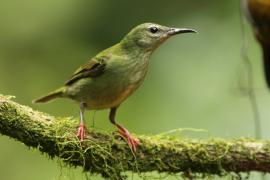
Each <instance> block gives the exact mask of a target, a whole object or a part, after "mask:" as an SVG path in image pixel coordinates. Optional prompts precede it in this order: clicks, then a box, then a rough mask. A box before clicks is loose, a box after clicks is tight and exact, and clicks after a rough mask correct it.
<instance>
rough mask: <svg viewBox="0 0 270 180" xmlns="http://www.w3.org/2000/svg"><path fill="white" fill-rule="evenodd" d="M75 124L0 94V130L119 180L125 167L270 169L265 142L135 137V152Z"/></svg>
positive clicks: (209, 171)
mask: <svg viewBox="0 0 270 180" xmlns="http://www.w3.org/2000/svg"><path fill="white" fill-rule="evenodd" d="M76 126H77V121H75V120H71V119H69V118H56V117H53V116H51V115H48V114H45V113H42V112H38V111H34V110H32V109H31V108H29V107H26V106H23V105H20V104H18V103H15V102H14V101H12V100H10V99H9V98H7V97H5V96H1V95H0V133H1V134H3V135H7V136H9V137H12V138H14V139H17V140H19V141H21V142H23V143H24V144H25V145H27V146H30V147H34V148H38V149H39V150H40V151H41V152H43V153H47V154H48V155H49V156H50V157H59V158H61V159H62V160H63V161H64V162H66V163H67V164H68V165H72V166H82V167H83V169H84V170H85V171H87V172H90V173H94V174H101V175H102V176H103V177H108V178H111V179H121V178H123V177H124V176H123V173H124V172H127V171H132V172H135V173H142V172H152V171H157V172H165V173H170V174H177V173H181V172H183V173H186V174H189V173H203V174H214V175H226V174H227V173H230V172H235V173H239V172H251V171H260V172H270V142H269V141H258V140H251V139H236V140H222V139H211V140H192V139H177V138H173V137H164V136H137V137H138V138H139V139H140V141H141V143H142V144H141V145H140V146H139V148H138V152H137V153H136V156H134V155H133V154H132V153H131V151H130V149H129V147H128V146H127V144H126V142H125V141H124V140H123V139H122V138H121V137H120V136H119V135H117V134H113V133H106V132H100V131H97V130H94V129H91V130H90V131H89V132H88V134H89V137H88V139H87V140H85V141H83V142H80V141H79V140H78V138H77V137H76V135H75V131H76Z"/></svg>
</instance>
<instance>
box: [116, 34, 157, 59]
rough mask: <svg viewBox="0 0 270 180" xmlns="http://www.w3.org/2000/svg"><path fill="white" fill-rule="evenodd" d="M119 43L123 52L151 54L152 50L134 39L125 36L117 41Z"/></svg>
mask: <svg viewBox="0 0 270 180" xmlns="http://www.w3.org/2000/svg"><path fill="white" fill-rule="evenodd" d="M119 45H120V47H121V49H123V50H124V51H125V52H127V53H130V54H136V55H142V54H151V53H152V52H153V50H154V49H153V50H152V49H150V48H147V47H145V46H142V45H140V44H139V43H138V42H137V41H136V39H135V40H134V38H130V37H127V36H126V37H125V38H124V39H122V40H121V41H120V42H119Z"/></svg>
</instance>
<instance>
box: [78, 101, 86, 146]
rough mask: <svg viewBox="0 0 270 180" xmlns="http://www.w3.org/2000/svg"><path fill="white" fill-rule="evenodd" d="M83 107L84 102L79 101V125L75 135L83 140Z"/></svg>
mask: <svg viewBox="0 0 270 180" xmlns="http://www.w3.org/2000/svg"><path fill="white" fill-rule="evenodd" d="M84 108H85V104H84V103H81V104H80V126H79V128H78V130H77V136H78V137H79V138H80V140H81V141H83V140H84V139H85V137H86V136H85V135H86V134H85V132H86V131H85V125H84Z"/></svg>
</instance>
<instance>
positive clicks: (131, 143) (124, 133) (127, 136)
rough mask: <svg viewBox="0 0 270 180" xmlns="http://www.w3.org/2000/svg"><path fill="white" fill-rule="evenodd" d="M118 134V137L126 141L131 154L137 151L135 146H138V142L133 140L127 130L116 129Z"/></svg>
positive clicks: (135, 139)
mask: <svg viewBox="0 0 270 180" xmlns="http://www.w3.org/2000/svg"><path fill="white" fill-rule="evenodd" d="M118 132H119V133H120V135H121V136H122V137H123V138H125V139H126V141H127V143H128V145H129V147H130V149H131V150H132V152H133V153H135V152H136V151H137V146H138V145H140V141H139V140H138V139H137V138H134V137H133V136H132V135H131V134H130V133H129V131H128V130H126V129H124V128H121V129H118Z"/></svg>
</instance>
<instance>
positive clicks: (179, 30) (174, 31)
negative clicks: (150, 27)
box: [168, 28, 197, 36]
mask: <svg viewBox="0 0 270 180" xmlns="http://www.w3.org/2000/svg"><path fill="white" fill-rule="evenodd" d="M183 33H197V31H196V30H194V29H187V28H171V29H170V30H169V31H168V35H169V36H173V35H176V34H183Z"/></svg>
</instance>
